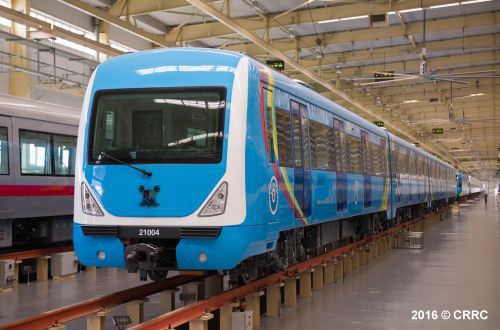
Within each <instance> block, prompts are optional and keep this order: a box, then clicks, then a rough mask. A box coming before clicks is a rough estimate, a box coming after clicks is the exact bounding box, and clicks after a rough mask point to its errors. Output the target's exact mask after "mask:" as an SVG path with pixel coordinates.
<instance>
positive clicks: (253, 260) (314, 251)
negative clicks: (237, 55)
mask: <svg viewBox="0 0 500 330" xmlns="http://www.w3.org/2000/svg"><path fill="white" fill-rule="evenodd" d="M454 202H455V200H454V199H453V200H445V199H442V200H438V201H434V202H432V204H431V205H430V207H428V205H427V204H426V203H422V204H417V205H412V206H408V207H404V208H400V209H398V210H397V214H396V217H395V218H394V219H387V217H386V212H385V211H384V212H379V213H374V214H368V215H363V216H356V217H352V218H347V219H342V220H337V221H330V222H325V223H321V224H315V225H310V226H307V227H301V228H295V229H292V230H288V231H283V232H281V233H280V237H279V239H278V243H277V247H276V249H275V250H274V251H272V252H268V253H265V254H261V255H258V256H254V257H250V258H247V259H245V260H244V261H242V262H241V263H240V264H239V265H238V266H237V267H235V268H234V269H231V270H228V271H227V273H229V275H230V280H231V283H232V284H233V285H239V284H243V283H248V282H250V281H252V280H254V279H257V278H260V277H262V276H265V275H268V274H271V273H274V272H277V271H283V270H285V269H287V268H288V267H289V266H291V265H293V264H296V263H298V262H301V261H304V260H307V259H309V258H311V257H314V256H317V255H320V254H323V253H325V252H327V251H330V250H333V249H335V248H338V247H340V246H343V245H346V244H350V243H352V242H355V241H358V240H361V239H363V238H366V237H368V236H371V235H373V234H376V233H379V232H382V231H384V230H386V229H388V228H390V227H392V226H395V225H398V224H400V223H403V222H406V221H410V220H412V219H416V218H419V217H422V216H424V215H426V214H428V213H431V212H434V211H437V210H439V209H441V208H443V207H445V206H447V205H449V204H451V203H454ZM124 243H125V244H126V246H127V247H126V251H125V257H126V261H127V267H128V270H129V272H139V274H140V278H141V279H142V280H146V279H147V277H148V276H149V277H150V278H151V279H153V280H155V281H159V280H162V279H165V278H166V277H167V274H168V272H169V271H171V270H176V269H177V263H176V254H175V248H176V245H177V243H178V240H175V239H172V240H165V239H163V240H160V239H128V240H126V241H125V242H124Z"/></svg>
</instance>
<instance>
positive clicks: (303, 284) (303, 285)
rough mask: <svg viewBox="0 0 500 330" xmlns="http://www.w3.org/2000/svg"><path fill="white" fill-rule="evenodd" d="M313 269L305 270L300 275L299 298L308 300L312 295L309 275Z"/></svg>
mask: <svg viewBox="0 0 500 330" xmlns="http://www.w3.org/2000/svg"><path fill="white" fill-rule="evenodd" d="M312 272H314V270H313V269H309V270H306V271H305V272H303V273H301V274H300V280H299V281H300V292H299V295H300V298H309V297H311V295H312V291H311V273H312Z"/></svg>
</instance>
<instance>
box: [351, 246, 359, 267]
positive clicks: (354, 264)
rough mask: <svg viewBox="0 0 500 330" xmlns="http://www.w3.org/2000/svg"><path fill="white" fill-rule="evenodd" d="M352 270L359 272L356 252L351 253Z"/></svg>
mask: <svg viewBox="0 0 500 330" xmlns="http://www.w3.org/2000/svg"><path fill="white" fill-rule="evenodd" d="M351 258H352V270H353V271H355V270H359V253H358V250H357V249H356V250H353V251H352V257H351Z"/></svg>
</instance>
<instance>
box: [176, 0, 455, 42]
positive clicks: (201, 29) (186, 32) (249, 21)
mask: <svg viewBox="0 0 500 330" xmlns="http://www.w3.org/2000/svg"><path fill="white" fill-rule="evenodd" d="M456 1H457V0H406V1H398V2H389V1H387V2H386V3H377V2H371V3H369V4H367V3H366V2H363V3H356V4H349V5H341V6H330V7H323V6H320V7H316V8H311V10H310V11H309V9H302V10H297V11H294V12H289V13H287V14H285V15H281V16H280V14H281V13H274V14H273V16H279V18H278V19H272V18H271V17H270V18H269V19H268V20H267V22H266V20H264V19H262V18H261V17H259V16H252V17H244V18H234V20H235V22H236V23H237V24H239V25H240V26H241V27H243V28H244V29H245V30H248V31H252V32H254V31H258V30H264V29H266V28H276V27H283V26H288V25H298V24H305V23H311V22H319V21H323V20H330V19H338V18H344V17H354V16H360V15H369V14H372V13H373V14H381V13H387V12H390V11H400V10H405V9H414V8H421V7H429V6H434V5H442V4H449V3H453V2H456ZM188 2H189V1H188ZM402 30H404V29H402ZM234 33H235V32H234V30H233V29H230V28H228V27H227V26H225V25H224V24H222V23H220V22H211V23H204V24H191V25H185V26H183V27H182V31H180V32H179V31H177V32H176V33H169V34H168V35H167V40H170V41H175V40H177V39H179V36H180V39H182V41H191V40H197V39H203V38H211V37H220V36H226V35H230V34H234ZM401 35H403V34H401Z"/></svg>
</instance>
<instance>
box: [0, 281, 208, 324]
mask: <svg viewBox="0 0 500 330" xmlns="http://www.w3.org/2000/svg"><path fill="white" fill-rule="evenodd" d="M204 277H205V275H177V276H174V277H171V278H169V279H168V280H166V281H164V282H152V283H148V284H144V285H141V286H138V287H134V288H130V289H126V290H123V291H119V292H114V293H112V294H110V295H107V296H103V297H99V298H94V299H90V300H87V301H84V302H81V303H77V304H74V305H70V306H66V307H62V308H59V309H55V310H52V311H49V312H45V313H42V314H40V315H37V316H33V317H30V318H27V319H24V320H20V321H16V322H13V323H10V324H7V325H5V326H0V330H34V329H47V328H48V327H50V326H52V325H54V324H64V323H67V322H69V321H72V320H75V319H78V318H80V317H84V316H88V315H91V314H93V313H97V312H99V311H102V310H103V309H109V308H113V307H115V306H118V305H121V304H124V303H126V302H129V301H132V300H134V299H137V298H141V297H146V296H150V295H152V294H155V293H158V292H161V291H164V290H173V289H175V288H177V287H179V286H181V285H184V284H187V283H190V282H193V281H196V280H200V279H202V278H204Z"/></svg>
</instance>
